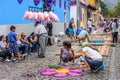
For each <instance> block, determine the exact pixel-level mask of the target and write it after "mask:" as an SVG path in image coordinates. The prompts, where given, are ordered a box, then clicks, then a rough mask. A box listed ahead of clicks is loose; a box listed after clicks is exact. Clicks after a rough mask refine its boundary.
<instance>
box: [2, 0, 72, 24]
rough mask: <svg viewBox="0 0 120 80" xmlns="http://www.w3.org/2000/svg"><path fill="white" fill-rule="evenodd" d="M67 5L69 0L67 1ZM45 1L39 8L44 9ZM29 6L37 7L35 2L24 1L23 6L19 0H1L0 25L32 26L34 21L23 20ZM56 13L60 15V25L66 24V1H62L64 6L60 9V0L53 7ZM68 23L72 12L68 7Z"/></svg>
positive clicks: (31, 0)
mask: <svg viewBox="0 0 120 80" xmlns="http://www.w3.org/2000/svg"><path fill="white" fill-rule="evenodd" d="M66 1H67V4H68V3H69V0H66ZM43 4H44V2H43V0H40V4H39V5H38V6H37V7H40V8H42V7H43ZM28 6H33V7H34V6H35V5H34V2H33V0H23V2H22V3H21V4H19V3H18V0H0V25H9V24H30V23H34V21H29V20H25V19H23V16H24V13H25V12H26V11H27V10H28ZM52 8H53V10H54V13H55V14H57V15H58V17H59V19H60V23H63V22H64V0H62V6H61V8H60V7H59V0H57V3H56V6H54V5H53V7H52ZM66 12H67V22H69V20H70V11H69V9H68V6H67V8H66Z"/></svg>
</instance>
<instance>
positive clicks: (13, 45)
mask: <svg viewBox="0 0 120 80" xmlns="http://www.w3.org/2000/svg"><path fill="white" fill-rule="evenodd" d="M10 31H11V32H9V33H8V40H9V50H10V53H11V59H12V60H15V58H14V55H15V54H17V56H18V59H19V60H21V55H20V53H19V49H18V45H17V40H18V36H17V35H16V33H15V31H16V27H15V26H11V27H10Z"/></svg>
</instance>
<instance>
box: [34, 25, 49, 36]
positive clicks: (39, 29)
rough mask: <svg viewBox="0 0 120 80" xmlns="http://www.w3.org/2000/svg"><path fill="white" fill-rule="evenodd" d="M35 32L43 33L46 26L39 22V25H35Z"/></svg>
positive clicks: (45, 31)
mask: <svg viewBox="0 0 120 80" xmlns="http://www.w3.org/2000/svg"><path fill="white" fill-rule="evenodd" d="M35 33H36V34H39V35H41V34H43V33H47V30H46V28H45V27H44V25H42V24H39V25H38V26H36V28H35Z"/></svg>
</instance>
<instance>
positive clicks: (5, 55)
mask: <svg viewBox="0 0 120 80" xmlns="http://www.w3.org/2000/svg"><path fill="white" fill-rule="evenodd" d="M0 57H3V58H6V57H8V58H9V59H10V58H11V54H10V52H9V50H6V51H2V52H0Z"/></svg>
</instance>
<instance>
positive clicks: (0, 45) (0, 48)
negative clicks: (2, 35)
mask: <svg viewBox="0 0 120 80" xmlns="http://www.w3.org/2000/svg"><path fill="white" fill-rule="evenodd" d="M6 45H7V43H6V42H3V41H0V52H2V51H5V50H2V48H4V47H5V46H6Z"/></svg>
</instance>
